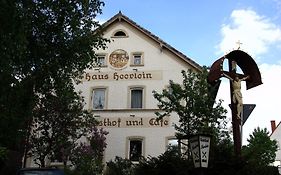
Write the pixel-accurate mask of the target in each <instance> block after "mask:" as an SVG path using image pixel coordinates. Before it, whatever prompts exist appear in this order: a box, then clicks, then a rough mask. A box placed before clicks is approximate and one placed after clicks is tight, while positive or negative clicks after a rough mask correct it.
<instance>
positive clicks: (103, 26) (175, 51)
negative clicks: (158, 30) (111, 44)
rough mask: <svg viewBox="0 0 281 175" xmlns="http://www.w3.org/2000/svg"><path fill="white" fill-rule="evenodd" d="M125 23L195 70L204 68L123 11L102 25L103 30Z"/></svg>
mask: <svg viewBox="0 0 281 175" xmlns="http://www.w3.org/2000/svg"><path fill="white" fill-rule="evenodd" d="M122 20H123V21H125V22H127V23H128V24H130V25H131V26H133V27H134V28H136V29H137V30H138V31H140V32H141V33H143V34H144V35H146V36H147V37H149V38H151V39H152V40H154V41H155V42H157V43H158V44H159V45H160V47H161V48H166V49H167V50H169V51H170V52H172V53H173V54H175V55H177V56H178V57H180V58H181V59H183V60H184V61H185V62H187V63H189V64H190V65H191V66H192V67H193V68H195V69H196V70H198V71H201V69H202V67H201V66H200V65H199V64H197V63H196V62H195V61H193V60H192V59H190V58H189V57H187V56H186V55H184V54H183V53H181V52H180V51H178V50H176V49H175V48H174V47H172V46H170V45H169V44H167V43H166V42H164V41H163V40H161V39H160V38H159V37H157V36H156V35H154V34H152V33H151V32H149V31H148V30H146V29H144V28H143V27H141V26H140V25H138V24H137V23H136V22H134V21H133V20H131V19H130V18H128V17H127V16H125V15H123V14H122V13H121V11H119V13H117V14H116V15H115V16H113V17H112V18H111V19H109V20H108V21H107V22H105V23H103V24H102V25H101V28H102V29H104V30H105V29H106V28H107V27H108V26H110V24H112V23H114V22H116V21H122Z"/></svg>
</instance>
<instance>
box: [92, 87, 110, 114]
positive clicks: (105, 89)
mask: <svg viewBox="0 0 281 175" xmlns="http://www.w3.org/2000/svg"><path fill="white" fill-rule="evenodd" d="M97 90H104V102H103V108H94V95H95V91H97ZM90 104H91V105H90V108H91V109H92V110H104V109H107V88H106V87H94V88H92V89H91V102H90Z"/></svg>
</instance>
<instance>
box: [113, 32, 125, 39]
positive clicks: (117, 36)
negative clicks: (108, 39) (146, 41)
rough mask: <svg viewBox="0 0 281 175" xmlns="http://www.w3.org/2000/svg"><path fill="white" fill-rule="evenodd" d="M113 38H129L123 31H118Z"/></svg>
mask: <svg viewBox="0 0 281 175" xmlns="http://www.w3.org/2000/svg"><path fill="white" fill-rule="evenodd" d="M113 37H116V38H122V37H128V36H127V34H126V32H125V31H123V30H118V31H116V32H115V33H114V34H113Z"/></svg>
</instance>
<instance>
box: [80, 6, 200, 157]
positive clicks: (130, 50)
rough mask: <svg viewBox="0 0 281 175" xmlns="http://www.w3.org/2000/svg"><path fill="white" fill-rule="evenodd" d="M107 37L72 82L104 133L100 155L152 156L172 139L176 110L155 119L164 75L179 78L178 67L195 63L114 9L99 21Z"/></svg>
mask: <svg viewBox="0 0 281 175" xmlns="http://www.w3.org/2000/svg"><path fill="white" fill-rule="evenodd" d="M102 27H103V29H104V34H103V35H104V37H105V38H108V39H110V41H111V42H110V43H109V44H108V45H107V48H106V49H105V50H96V54H97V55H98V59H97V63H96V68H95V69H93V70H86V74H85V76H84V79H83V83H82V84H79V85H78V86H77V90H80V91H82V95H83V96H84V98H85V101H86V102H87V105H86V108H88V109H89V110H93V111H94V115H95V117H96V119H97V120H99V121H100V125H99V127H103V128H104V129H105V130H106V131H108V132H109V134H108V135H107V137H106V142H107V148H106V151H105V161H106V162H107V161H110V160H113V159H114V158H115V156H119V157H122V158H128V159H130V160H132V161H138V160H139V158H140V156H144V157H147V156H158V155H160V154H161V153H164V152H165V150H166V149H167V146H168V145H169V144H171V143H172V142H174V140H175V137H174V136H175V130H174V127H173V123H176V122H177V119H178V118H177V116H176V115H175V114H171V116H169V117H166V118H164V119H163V120H160V121H156V115H155V112H156V111H158V110H159V109H158V107H157V100H156V99H154V97H153V94H152V91H153V90H155V91H157V92H161V91H162V90H163V89H164V88H167V86H168V84H169V80H173V81H174V82H178V83H181V82H182V75H181V70H187V69H192V70H193V71H196V72H198V71H200V70H201V66H200V65H198V64H197V63H196V62H194V61H193V60H191V59H190V58H188V57H187V56H185V55H183V54H182V53H181V52H179V51H177V50H176V49H175V48H173V47H171V46H170V45H168V44H167V43H165V42H164V41H162V40H161V39H159V38H158V37H157V36H155V35H153V34H152V33H150V32H149V31H147V30H146V29H144V28H142V27H141V26H139V25H137V24H136V23H135V22H134V21H132V20H131V19H129V18H128V17H126V16H125V15H123V14H122V13H121V12H119V13H118V14H117V15H115V16H114V17H112V18H111V19H109V20H108V21H107V22H106V23H104V24H103V25H102Z"/></svg>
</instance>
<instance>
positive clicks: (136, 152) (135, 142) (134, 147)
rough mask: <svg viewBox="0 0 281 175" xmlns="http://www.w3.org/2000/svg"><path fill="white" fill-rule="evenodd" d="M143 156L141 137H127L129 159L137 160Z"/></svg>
mask: <svg viewBox="0 0 281 175" xmlns="http://www.w3.org/2000/svg"><path fill="white" fill-rule="evenodd" d="M142 156H143V139H142V138H132V139H129V160H131V161H139V160H140V158H141V157H142Z"/></svg>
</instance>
